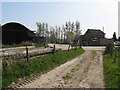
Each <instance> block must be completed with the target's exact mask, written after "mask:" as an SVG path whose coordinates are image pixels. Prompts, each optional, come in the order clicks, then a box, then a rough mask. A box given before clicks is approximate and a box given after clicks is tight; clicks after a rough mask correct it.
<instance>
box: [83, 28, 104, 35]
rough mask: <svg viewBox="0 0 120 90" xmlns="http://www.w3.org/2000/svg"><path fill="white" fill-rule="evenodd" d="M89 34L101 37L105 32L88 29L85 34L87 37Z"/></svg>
mask: <svg viewBox="0 0 120 90" xmlns="http://www.w3.org/2000/svg"><path fill="white" fill-rule="evenodd" d="M87 33H91V34H92V35H101V34H105V33H104V32H103V31H101V30H100V29H88V30H87V31H86V33H85V35H86V34H87Z"/></svg>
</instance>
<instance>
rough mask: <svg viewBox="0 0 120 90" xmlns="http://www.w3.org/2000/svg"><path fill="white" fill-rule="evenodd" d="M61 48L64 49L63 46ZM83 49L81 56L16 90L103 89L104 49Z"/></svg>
mask: <svg viewBox="0 0 120 90" xmlns="http://www.w3.org/2000/svg"><path fill="white" fill-rule="evenodd" d="M59 46H60V45H58V47H59ZM56 47H57V45H56ZM63 48H64V49H65V46H63ZM83 49H84V50H85V52H84V53H83V54H82V55H80V56H77V57H76V58H74V59H72V60H70V61H68V62H66V63H64V64H62V65H60V66H58V67H56V68H55V69H53V70H51V71H49V72H47V73H45V74H42V75H39V76H38V77H37V79H35V80H28V81H26V82H24V84H21V85H18V87H17V86H16V88H104V77H103V57H102V53H103V51H104V47H83Z"/></svg>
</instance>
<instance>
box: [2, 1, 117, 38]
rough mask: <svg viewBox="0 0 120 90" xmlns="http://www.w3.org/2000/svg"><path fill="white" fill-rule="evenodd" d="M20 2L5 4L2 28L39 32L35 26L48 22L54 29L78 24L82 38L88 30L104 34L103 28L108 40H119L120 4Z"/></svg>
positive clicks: (108, 2)
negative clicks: (7, 25)
mask: <svg viewBox="0 0 120 90" xmlns="http://www.w3.org/2000/svg"><path fill="white" fill-rule="evenodd" d="M18 1H19V2H15V1H14V0H11V2H10V1H9V2H8V1H7V0H2V14H1V15H0V17H1V18H2V19H1V18H0V20H1V21H0V22H1V24H2V25H3V24H5V23H8V22H19V23H21V24H24V25H25V26H26V27H28V28H29V29H31V30H37V26H36V22H47V23H48V24H49V25H50V26H55V25H62V24H64V23H65V22H66V21H71V22H73V21H79V22H80V25H81V26H80V29H81V30H82V34H84V33H85V32H86V30H87V29H101V30H102V28H103V26H104V32H105V33H106V37H107V38H112V35H113V33H114V32H116V34H117V36H118V0H113V1H114V2H113V1H112V0H104V1H102V0H96V1H95V0H84V1H83V0H80V1H79V2H78V1H76V2H75V1H74V2H73V1H71V2H70V1H66V2H64V1H63V2H60V1H58V2H57V1H56V2H55V1H54V0H53V1H51V2H50V1H49V2H48V1H45V2H43V1H41V2H40V1H36V2H31V1H26V2H22V0H21V1H20V0H18ZM0 7H1V5H0Z"/></svg>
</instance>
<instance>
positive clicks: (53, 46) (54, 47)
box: [53, 45, 55, 53]
mask: <svg viewBox="0 0 120 90" xmlns="http://www.w3.org/2000/svg"><path fill="white" fill-rule="evenodd" d="M53 53H55V45H54V46H53Z"/></svg>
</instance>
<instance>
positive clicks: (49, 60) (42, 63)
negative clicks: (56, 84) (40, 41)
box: [2, 48, 84, 88]
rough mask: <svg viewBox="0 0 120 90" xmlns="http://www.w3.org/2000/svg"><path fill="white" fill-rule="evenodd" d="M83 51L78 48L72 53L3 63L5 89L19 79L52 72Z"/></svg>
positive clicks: (71, 51) (61, 51) (62, 51)
mask: <svg viewBox="0 0 120 90" xmlns="http://www.w3.org/2000/svg"><path fill="white" fill-rule="evenodd" d="M83 52H84V50H83V49H80V48H77V49H73V50H70V51H67V50H58V51H57V52H56V53H54V54H48V55H45V56H44V57H42V58H36V59H31V60H29V61H28V62H27V61H18V62H12V63H9V65H8V63H7V62H3V73H2V76H3V77H2V78H3V80H2V85H3V88H5V87H7V86H8V85H10V84H11V83H12V82H17V81H18V78H23V77H25V76H29V75H31V74H35V73H40V72H43V71H46V70H50V69H52V68H54V67H56V66H58V65H60V64H63V63H65V62H66V61H68V60H70V59H72V58H74V57H76V56H78V55H80V54H82V53H83Z"/></svg>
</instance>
